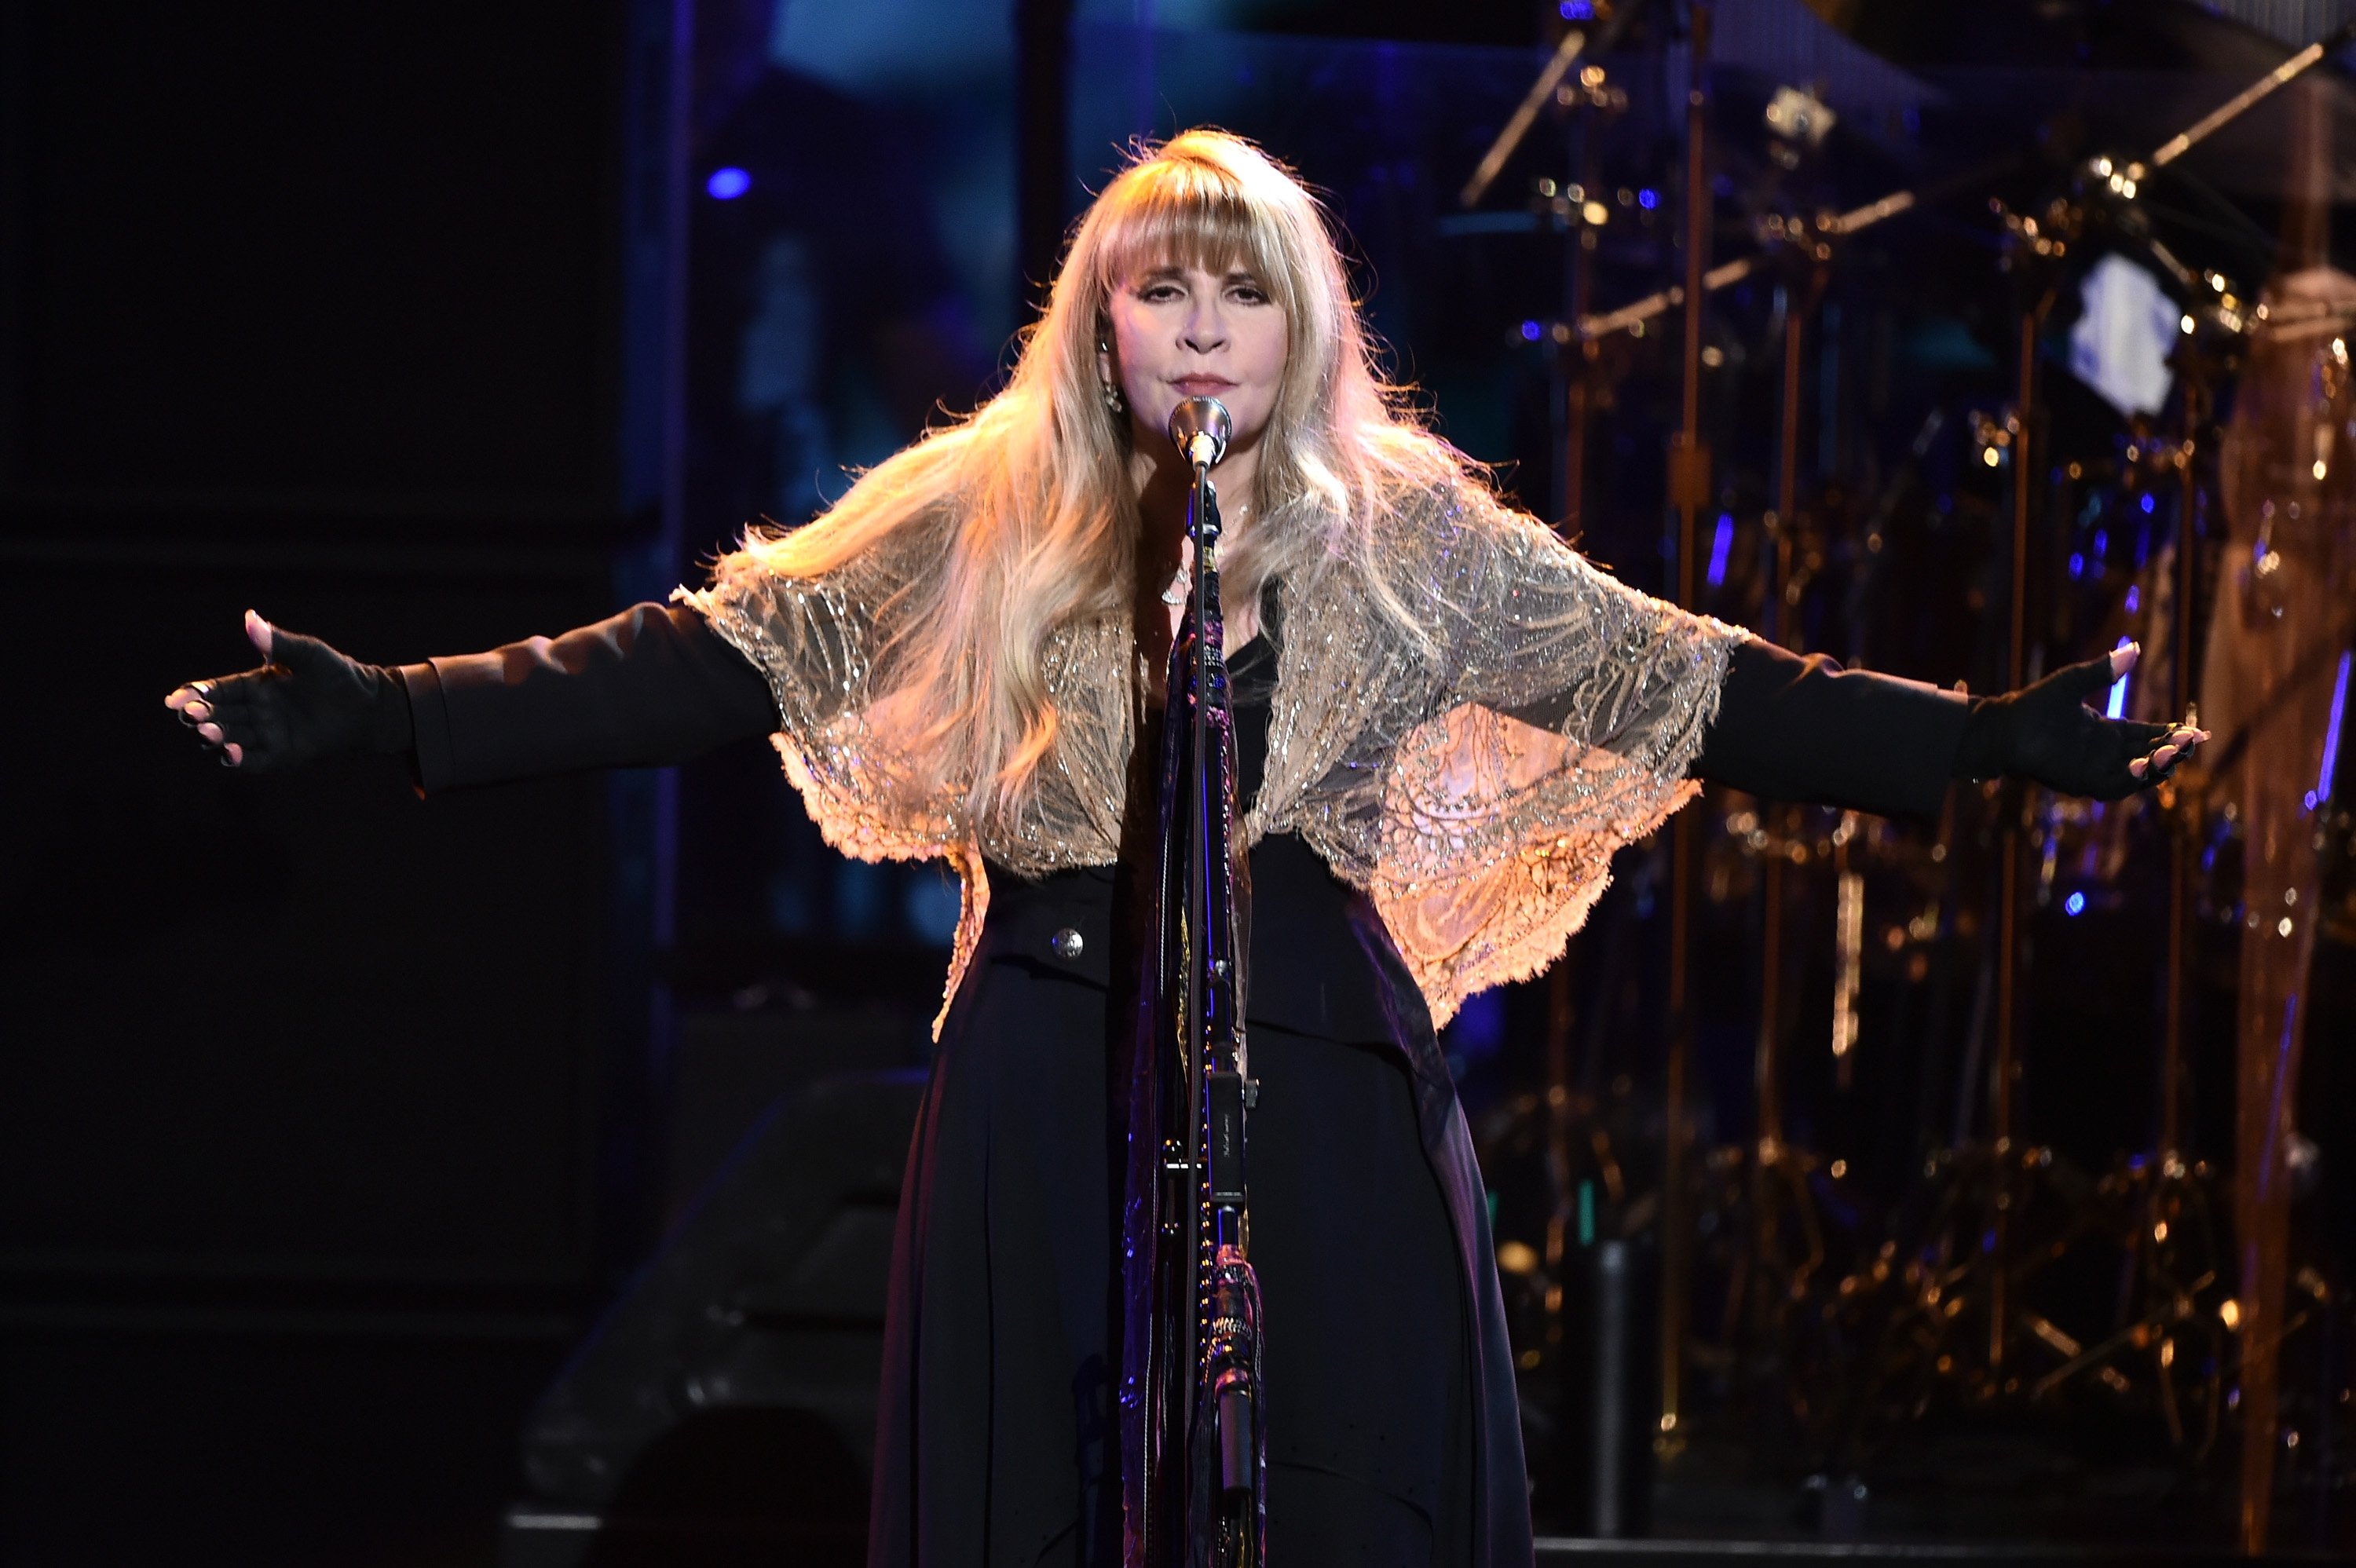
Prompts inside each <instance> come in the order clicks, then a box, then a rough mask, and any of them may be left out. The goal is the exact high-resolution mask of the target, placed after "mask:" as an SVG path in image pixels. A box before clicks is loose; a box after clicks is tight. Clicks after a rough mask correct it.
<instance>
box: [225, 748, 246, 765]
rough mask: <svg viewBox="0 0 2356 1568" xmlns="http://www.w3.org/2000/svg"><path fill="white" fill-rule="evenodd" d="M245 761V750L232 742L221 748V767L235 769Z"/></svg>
mask: <svg viewBox="0 0 2356 1568" xmlns="http://www.w3.org/2000/svg"><path fill="white" fill-rule="evenodd" d="M244 761H245V748H244V747H243V746H241V745H239V744H238V743H237V742H236V741H230V743H229V744H228V745H226V746H223V747H222V748H221V765H222V766H223V767H228V768H233V767H236V766H237V765H238V764H240V763H242V762H244Z"/></svg>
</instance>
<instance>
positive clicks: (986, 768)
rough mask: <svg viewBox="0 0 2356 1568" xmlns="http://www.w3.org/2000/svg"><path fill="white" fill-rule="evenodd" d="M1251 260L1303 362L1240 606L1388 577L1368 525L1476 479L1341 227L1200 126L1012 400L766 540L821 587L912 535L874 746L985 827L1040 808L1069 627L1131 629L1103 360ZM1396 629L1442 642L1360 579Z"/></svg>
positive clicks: (1054, 322) (1129, 530) (1071, 297)
mask: <svg viewBox="0 0 2356 1568" xmlns="http://www.w3.org/2000/svg"><path fill="white" fill-rule="evenodd" d="M1238 261H1240V262H1241V263H1242V264H1244V265H1246V266H1248V268H1249V269H1250V270H1251V271H1252V272H1254V273H1255V274H1256V275H1257V276H1258V278H1259V279H1260V281H1261V283H1263V284H1264V285H1265V286H1266V287H1267V288H1268V290H1269V293H1270V296H1271V298H1272V299H1273V300H1274V302H1275V303H1276V304H1278V305H1279V306H1280V308H1281V309H1282V310H1283V312H1284V318H1285V323H1286V329H1287V336H1288V339H1289V342H1288V357H1287V360H1286V365H1285V370H1284V376H1283V379H1282V382H1281V384H1280V387H1279V389H1278V392H1277V398H1276V406H1275V411H1274V413H1273V415H1272V416H1271V418H1270V420H1269V427H1268V430H1267V432H1265V434H1264V435H1263V436H1262V437H1261V446H1260V461H1259V470H1258V480H1257V489H1258V496H1257V502H1258V517H1257V519H1256V520H1255V521H1254V523H1253V525H1252V526H1251V527H1250V528H1248V529H1239V530H1237V535H1236V537H1235V539H1234V540H1233V541H1232V543H1231V545H1230V547H1229V548H1228V549H1226V550H1225V551H1224V552H1223V554H1222V557H1221V560H1220V568H1221V577H1222V580H1223V582H1224V585H1225V592H1226V600H1227V602H1228V603H1230V604H1234V603H1243V602H1246V601H1247V600H1248V599H1250V598H1254V597H1256V596H1257V595H1258V593H1259V592H1260V591H1261V589H1262V587H1263V586H1264V585H1265V584H1266V583H1267V582H1268V581H1269V580H1271V579H1272V578H1282V579H1284V580H1285V581H1288V582H1289V583H1290V584H1292V585H1294V586H1295V587H1305V586H1307V585H1308V584H1309V583H1311V582H1312V581H1314V579H1315V578H1316V577H1317V576H1319V575H1321V574H1322V573H1323V571H1326V570H1327V569H1328V568H1329V567H1331V566H1333V564H1335V563H1337V562H1338V563H1359V564H1365V565H1371V564H1372V560H1371V557H1372V552H1373V550H1374V549H1375V541H1376V535H1375V528H1374V525H1375V524H1376V521H1377V520H1378V519H1379V518H1380V517H1382V516H1383V514H1384V513H1385V511H1386V510H1387V509H1389V508H1393V507H1398V505H1399V504H1400V502H1401V501H1402V499H1403V498H1404V496H1405V494H1406V493H1407V492H1408V491H1415V492H1421V493H1425V494H1429V493H1430V491H1431V490H1432V489H1434V488H1435V487H1439V486H1442V485H1449V484H1451V483H1452V482H1455V481H1457V480H1460V479H1462V478H1463V477H1465V476H1466V475H1467V473H1468V470H1469V465H1468V464H1467V461H1466V460H1465V459H1464V458H1463V457H1462V455H1461V454H1460V453H1457V452H1456V451H1455V449H1454V448H1452V447H1451V446H1450V445H1449V444H1448V443H1446V442H1444V441H1442V440H1440V438H1439V437H1438V436H1436V435H1434V434H1432V433H1431V432H1429V431H1428V430H1426V429H1425V428H1424V427H1423V425H1422V424H1421V422H1420V421H1419V419H1418V418H1417V417H1416V415H1415V414H1414V413H1413V412H1412V411H1410V410H1408V408H1407V407H1406V406H1405V405H1404V403H1403V402H1402V400H1401V398H1400V395H1399V391H1398V389H1397V388H1395V387H1393V386H1392V385H1391V384H1389V383H1388V382H1387V381H1386V380H1385V379H1384V378H1383V377H1382V375H1381V373H1380V372H1379V370H1378V369H1377V368H1376V364H1375V362H1374V359H1373V357H1372V355H1371V352H1370V349H1369V345H1368V343H1367V340H1366V336H1365V329H1364V328H1363V326H1362V325H1361V324H1360V321H1359V315H1358V308H1357V305H1356V303H1355V301H1354V300H1353V299H1352V298H1351V296H1350V292H1349V281H1348V278H1347V275H1346V273H1345V271H1344V265H1343V261H1342V258H1341V255H1340V252H1339V251H1338V249H1337V247H1336V244H1335V240H1334V236H1333V232H1332V230H1331V229H1329V228H1328V226H1327V219H1326V216H1325V213H1324V211H1323V208H1321V207H1320V206H1319V204H1318V202H1317V200H1316V199H1315V197H1312V196H1311V195H1310V194H1309V192H1308V191H1307V190H1306V189H1304V188H1303V187H1302V186H1301V183H1300V181H1299V180H1298V179H1297V178H1296V177H1295V176H1293V174H1292V173H1291V171H1290V170H1289V169H1287V168H1286V167H1285V166H1284V165H1281V164H1280V163H1278V162H1277V161H1275V160H1274V159H1272V158H1270V157H1269V155H1267V154H1265V153H1263V152H1261V151H1260V150H1259V149H1258V147H1256V146H1254V145H1253V144H1251V143H1249V142H1248V141H1246V140H1244V139H1243V138H1242V137H1240V136H1235V135H1231V134H1229V133H1226V132H1223V131H1215V130H1194V131H1188V132H1187V133H1184V134H1183V135H1181V136H1179V137H1177V138H1175V139H1174V140H1173V141H1170V142H1167V143H1164V144H1161V145H1159V146H1146V147H1141V148H1140V149H1139V151H1138V152H1137V154H1136V155H1135V156H1134V158H1133V159H1132V161H1131V162H1130V165H1129V166H1128V167H1127V168H1125V169H1123V170H1122V171H1121V173H1120V174H1119V176H1116V177H1115V178H1114V179H1113V181H1112V183H1111V184H1110V185H1108V187H1106V188H1105V190H1104V192H1103V194H1102V195H1100V196H1098V197H1097V199H1096V201H1095V202H1094V204H1093V205H1091V206H1090V207H1089V208H1088V210H1087V214H1086V215H1085V216H1084V217H1083V218H1082V219H1081V220H1080V223H1079V226H1078V229H1077V231H1076V234H1075V235H1074V237H1073V239H1072V242H1071V248H1070V250H1069V251H1068V252H1067V253H1066V258H1065V261H1064V265H1063V268H1062V269H1061V271H1060V272H1059V274H1058V275H1057V277H1056V280H1055V287H1054V289H1053V291H1052V292H1051V293H1050V294H1049V296H1048V301H1047V305H1046V309H1045V310H1044V312H1043V313H1042V315H1041V316H1040V319H1039V320H1038V321H1037V322H1036V323H1034V324H1033V325H1032V326H1030V327H1029V328H1028V329H1026V331H1025V333H1024V336H1023V345H1022V353H1021V357H1020V358H1019V359H1018V361H1017V363H1016V365H1015V367H1014V371H1013V374H1012V377H1011V379H1009V380H1008V382H1007V385H1006V388H1005V389H1004V390H1003V391H1001V392H1000V393H999V394H998V395H997V396H996V397H994V398H992V399H991V400H990V401H989V402H987V403H985V404H983V405H982V406H981V407H980V409H978V410H976V411H974V412H973V413H972V414H971V415H970V416H968V417H967V418H965V419H962V420H960V421H958V422H956V423H954V424H952V425H950V426H948V428H945V429H939V430H935V431H932V432H927V433H926V435H925V436H924V437H923V438H922V439H921V440H919V441H917V442H916V443H915V444H914V445H912V446H909V447H907V448H906V449H905V450H904V451H902V452H900V453H896V454H895V455H894V456H893V457H891V458H889V459H888V460H886V461H885V462H883V464H879V465H877V466H876V467H875V468H873V469H872V470H870V471H869V472H868V473H866V474H865V475H862V477H861V478H860V479H859V481H858V483H857V484H855V485H852V486H851V490H850V492H849V493H848V494H847V495H845V496H843V497H842V499H841V501H839V502H837V503H836V504H835V505H834V507H832V508H831V509H830V510H829V511H828V512H827V513H826V514H825V515H824V516H823V517H820V518H819V519H818V520H817V521H815V522H813V523H810V524H809V525H808V526H806V527H803V528H795V529H792V530H790V531H787V532H782V533H775V534H770V535H767V536H765V537H754V538H751V539H747V541H746V543H745V546H744V551H745V554H746V556H747V557H748V558H750V559H751V561H752V563H753V564H755V565H756V566H757V567H759V568H761V569H763V570H766V571H776V572H778V573H782V574H784V575H787V576H790V577H798V578H816V577H819V576H822V575H823V574H825V573H826V572H828V571H830V570H832V569H834V568H836V567H839V566H841V565H842V564H843V563H844V562H845V561H848V560H851V559H852V558H854V557H856V556H858V555H859V554H860V553H861V552H862V551H864V550H866V549H870V548H871V547H873V546H875V545H877V544H879V543H881V542H883V541H884V540H886V539H892V538H894V536H897V535H899V534H900V533H901V532H902V531H903V530H906V529H912V528H922V529H926V530H930V531H931V532H932V536H933V539H934V541H935V548H934V549H931V550H930V551H929V552H928V553H926V554H925V555H924V556H923V557H922V558H921V559H925V560H927V562H928V563H929V564H928V566H927V568H926V570H923V571H919V572H918V573H916V575H914V576H912V577H910V578H909V579H907V580H905V581H902V582H900V583H899V584H898V585H897V586H896V588H895V590H894V592H893V594H892V597H891V599H890V601H889V602H888V603H887V604H886V605H885V606H884V607H883V611H882V613H880V614H879V625H878V629H877V633H876V636H875V641H874V643H873V648H872V656H873V666H872V676H871V679H872V681H873V686H872V691H873V703H872V706H871V707H870V709H869V711H868V714H867V721H868V725H869V728H870V729H871V731H873V732H874V734H875V736H876V738H877V739H878V740H880V741H883V743H885V744H886V745H888V746H889V747H890V748H891V750H892V751H893V752H894V753H896V754H897V755H898V756H899V757H900V758H902V759H904V760H905V762H906V763H909V764H910V765H912V766H914V767H916V768H917V769H918V770H920V772H921V773H922V774H923V775H924V776H923V777H921V778H920V779H918V780H916V781H914V782H918V783H921V784H924V785H926V786H927V787H929V788H934V789H938V788H941V787H947V788H948V789H950V790H952V791H955V792H958V794H960V795H962V801H963V806H964V809H965V812H966V815H967V819H968V821H969V823H971V824H973V825H975V826H976V827H980V826H981V825H983V824H986V823H991V822H1005V821H1011V820H1012V819H1014V818H1015V817H1017V816H1019V815H1020V814H1021V811H1022V809H1023V805H1025V803H1026V801H1027V799H1028V796H1029V794H1030V791H1031V788H1032V784H1033V775H1034V773H1035V770H1036V769H1037V767H1038V765H1039V763H1040V762H1041V760H1042V759H1043V758H1044V757H1045V756H1046V755H1047V754H1048V753H1049V752H1050V751H1051V750H1052V749H1053V748H1054V746H1055V738H1056V731H1057V725H1058V715H1057V713H1056V711H1055V704H1054V703H1053V702H1052V701H1051V700H1050V699H1049V696H1048V691H1047V684H1046V680H1045V677H1044V670H1043V656H1044V653H1045V650H1046V646H1047V642H1048V638H1049V636H1050V635H1051V634H1052V633H1053V632H1055V629H1056V628H1058V627H1060V626H1063V625H1066V624H1070V623H1072V622H1073V621H1075V620H1076V619H1079V618H1083V617H1096V616H1120V617H1126V616H1127V615H1128V614H1129V613H1130V605H1131V603H1133V591H1134V586H1135V584H1134V579H1135V575H1136V572H1137V570H1138V568H1137V554H1138V550H1137V539H1138V533H1139V519H1138V511H1137V500H1136V496H1135V495H1134V494H1133V481H1132V479H1131V477H1130V421H1129V416H1128V415H1127V414H1126V413H1119V414H1116V413H1113V412H1112V411H1108V409H1107V408H1106V406H1105V400H1104V397H1103V391H1102V387H1101V384H1100V380H1099V377H1098V342H1099V339H1100V336H1101V335H1102V334H1103V332H1104V331H1105V330H1106V327H1105V323H1106V306H1107V302H1108V299H1109V298H1110V296H1111V293H1112V291H1113V290H1114V289H1115V288H1117V287H1118V286H1119V284H1120V283H1122V282H1123V281H1124V280H1125V279H1127V278H1130V277H1133V276H1135V275H1136V274H1137V273H1138V272H1142V271H1146V270H1150V269H1151V268H1153V267H1157V266H1162V265H1167V264H1172V263H1176V264H1181V265H1194V266H1201V267H1203V268H1205V269H1206V270H1210V271H1214V272H1224V271H1226V270H1227V269H1228V268H1230V267H1232V266H1234V265H1236V264H1237V262H1238ZM1358 577H1359V580H1360V581H1363V582H1364V583H1365V584H1366V585H1367V586H1368V588H1369V589H1371V591H1372V592H1373V593H1374V594H1375V596H1376V603H1377V608H1378V611H1379V612H1380V613H1383V614H1385V615H1387V617H1389V618H1391V619H1394V620H1395V621H1397V622H1398V624H1399V626H1400V628H1401V629H1402V630H1403V631H1404V632H1405V633H1406V635H1408V637H1409V638H1410V639H1412V640H1414V641H1416V642H1419V643H1421V642H1427V641H1428V637H1427V635H1426V634H1425V633H1424V632H1423V631H1422V629H1421V628H1420V626H1419V625H1418V624H1416V622H1415V620H1414V618H1413V617H1412V616H1411V614H1410V613H1409V611H1408V607H1407V606H1405V605H1403V604H1401V603H1398V600H1397V599H1396V597H1395V596H1393V595H1392V594H1391V593H1390V592H1388V591H1387V589H1385V588H1384V587H1382V584H1383V582H1384V581H1385V575H1384V574H1383V573H1381V572H1379V571H1365V572H1362V573H1359V574H1358Z"/></svg>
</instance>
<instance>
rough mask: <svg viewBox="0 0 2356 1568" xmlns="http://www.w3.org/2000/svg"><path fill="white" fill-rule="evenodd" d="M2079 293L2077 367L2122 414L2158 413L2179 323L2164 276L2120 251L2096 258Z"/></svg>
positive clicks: (2073, 356) (2074, 331)
mask: <svg viewBox="0 0 2356 1568" xmlns="http://www.w3.org/2000/svg"><path fill="white" fill-rule="evenodd" d="M2079 297H2080V299H2081V300H2082V301H2083V304H2084V306H2085V308H2084V310H2083V312H2082V313H2081V315H2079V317H2078V322H2077V325H2074V326H2072V328H2071V329H2070V369H2071V371H2072V373H2073V374H2075V375H2076V376H2077V378H2078V379H2080V380H2082V381H2083V382H2085V383H2086V385H2088V386H2089V387H2092V388H2093V389H2094V390H2095V391H2096V392H2098V393H2100V394H2101V395H2102V397H2103V400H2104V401H2105V402H2108V403H2109V404H2110V405H2111V406H2112V407H2113V408H2115V409H2116V410H2118V411H2119V412H2120V413H2122V414H2126V415H2134V414H2148V413H2157V412H2158V411H2159V408H2160V405H2161V404H2163V403H2165V402H2166V401H2167V400H2168V388H2169V382H2170V380H2171V379H2173V376H2172V373H2171V372H2170V371H2169V368H2168V360H2169V355H2170V354H2171V353H2172V352H2173V351H2174V341H2173V340H2174V338H2175V336H2176V332H2175V327H2176V325H2177V322H2176V315H2177V311H2176V306H2175V304H2173V303H2172V302H2171V301H2170V300H2169V297H2168V295H2167V294H2166V293H2164V292H2162V290H2161V289H2160V286H2159V282H2158V279H2156V278H2154V277H2153V276H2152V275H2151V274H2150V273H2149V272H2146V271H2145V270H2144V269H2143V268H2141V267H2139V266H2137V265H2136V264H2135V263H2134V262H2133V261H2128V260H2127V259H2126V257H2124V256H2121V255H2118V254H2116V253H2115V252H2114V253H2113V254H2111V255H2107V256H2104V258H2103V259H2102V260H2101V261H2097V262H2095V263H2094V268H2093V270H2092V271H2090V272H2088V273H2087V274H2086V281H2085V283H2083V285H2081V287H2080V289H2079ZM2130 460H2131V461H2132V458H2131V459H2130Z"/></svg>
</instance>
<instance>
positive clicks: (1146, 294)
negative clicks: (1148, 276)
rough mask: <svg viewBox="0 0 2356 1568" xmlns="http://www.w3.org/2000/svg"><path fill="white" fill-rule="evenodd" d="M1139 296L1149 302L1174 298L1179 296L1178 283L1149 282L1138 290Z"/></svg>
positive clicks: (1160, 301) (1155, 302)
mask: <svg viewBox="0 0 2356 1568" xmlns="http://www.w3.org/2000/svg"><path fill="white" fill-rule="evenodd" d="M1137 297H1138V298H1139V299H1141V300H1143V301H1145V302H1146V303H1147V304H1162V302H1163V301H1165V300H1174V299H1176V298H1177V297H1178V285H1177V284H1175V283H1148V284H1146V285H1145V287H1143V288H1141V289H1140V290H1138V292H1137Z"/></svg>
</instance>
